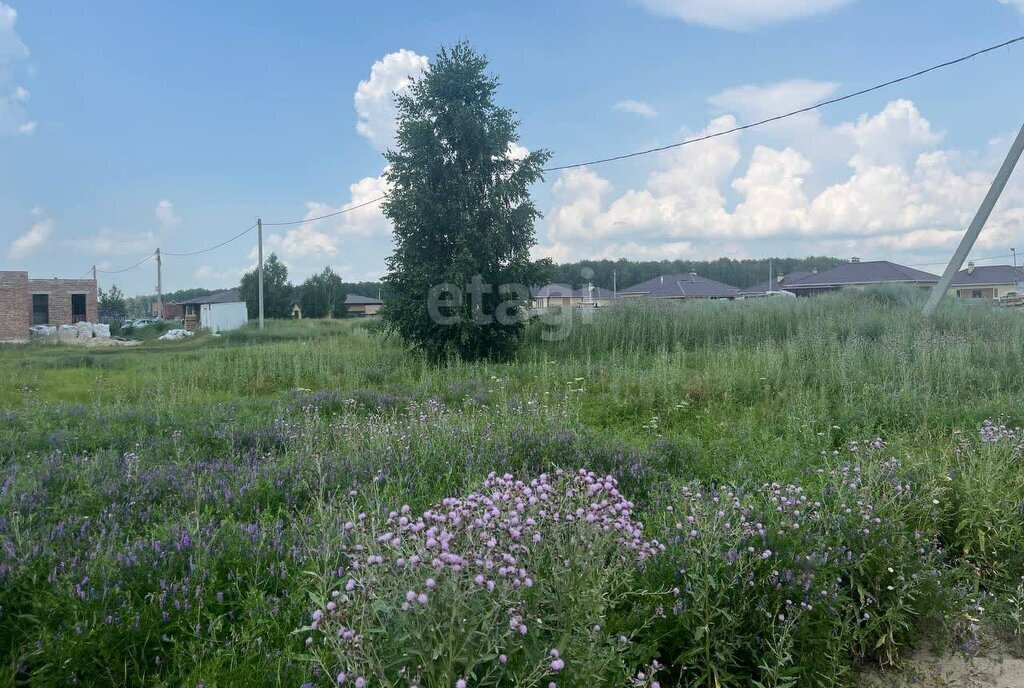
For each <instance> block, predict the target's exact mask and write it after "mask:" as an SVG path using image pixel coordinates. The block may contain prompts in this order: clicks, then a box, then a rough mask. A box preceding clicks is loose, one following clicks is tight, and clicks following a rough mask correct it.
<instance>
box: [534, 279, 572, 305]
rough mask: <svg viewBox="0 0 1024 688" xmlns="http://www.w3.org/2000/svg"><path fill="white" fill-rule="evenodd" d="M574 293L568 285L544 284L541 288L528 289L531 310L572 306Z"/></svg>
mask: <svg viewBox="0 0 1024 688" xmlns="http://www.w3.org/2000/svg"><path fill="white" fill-rule="evenodd" d="M574 298H575V292H574V291H573V288H572V287H570V286H569V285H568V284H558V283H557V282H556V283H553V284H545V285H544V286H542V287H533V288H532V289H530V307H531V308H553V307H557V306H572V305H573V299H574Z"/></svg>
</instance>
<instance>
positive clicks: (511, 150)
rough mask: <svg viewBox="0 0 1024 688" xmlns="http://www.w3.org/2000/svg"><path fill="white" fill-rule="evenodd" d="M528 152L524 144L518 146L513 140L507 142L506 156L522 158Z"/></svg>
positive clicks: (516, 158) (514, 158)
mask: <svg viewBox="0 0 1024 688" xmlns="http://www.w3.org/2000/svg"><path fill="white" fill-rule="evenodd" d="M529 154H530V149H529V148H527V147H526V146H520V145H519V144H518V143H516V142H515V141H510V142H509V144H508V156H509V157H510V158H512V159H513V160H522V159H524V158H525V157H526V156H527V155H529Z"/></svg>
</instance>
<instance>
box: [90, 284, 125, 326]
mask: <svg viewBox="0 0 1024 688" xmlns="http://www.w3.org/2000/svg"><path fill="white" fill-rule="evenodd" d="M98 299H99V302H98V304H97V305H98V310H99V316H100V318H103V319H104V320H123V319H124V318H125V317H126V316H127V315H128V303H127V301H126V300H125V298H124V292H122V291H121V290H120V289H118V287H117V285H116V284H112V285H110V289H109V290H108V291H103V290H102V289H100V290H99V295H98Z"/></svg>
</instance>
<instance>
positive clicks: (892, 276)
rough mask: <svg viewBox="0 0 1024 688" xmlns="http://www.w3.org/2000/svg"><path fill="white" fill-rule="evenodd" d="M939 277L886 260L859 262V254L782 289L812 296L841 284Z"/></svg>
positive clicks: (928, 281) (926, 281)
mask: <svg viewBox="0 0 1024 688" xmlns="http://www.w3.org/2000/svg"><path fill="white" fill-rule="evenodd" d="M938 281H939V278H938V277H936V276H935V275H933V274H931V273H930V272H924V271H923V270H915V269H914V268H910V267H907V266H905V265H898V264H896V263H892V262H890V261H888V260H872V261H864V262H861V260H860V258H852V259H851V260H850V262H849V263H843V264H842V265H836V266H835V267H833V268H829V269H828V270H823V271H822V272H818V273H814V274H811V275H808V276H806V277H804V278H802V279H798V280H793V281H791V282H789V283H788V284H787V285H786V287H785V290H786V291H790V292H793V293H794V294H796V295H797V296H813V295H814V294H821V293H825V292H830V291H837V290H839V289H844V288H853V289H863V288H864V287H867V286H871V285H876V284H906V285H910V286H915V287H920V288H929V287H933V286H935V283H936V282H938Z"/></svg>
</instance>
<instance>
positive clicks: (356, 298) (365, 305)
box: [345, 294, 384, 317]
mask: <svg viewBox="0 0 1024 688" xmlns="http://www.w3.org/2000/svg"><path fill="white" fill-rule="evenodd" d="M383 305H384V302H383V301H381V300H380V299H375V298H372V297H369V296H361V295H360V294H346V295H345V310H346V311H348V314H349V315H354V316H356V317H366V316H368V315H377V313H379V312H380V308H381V306H383Z"/></svg>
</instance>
